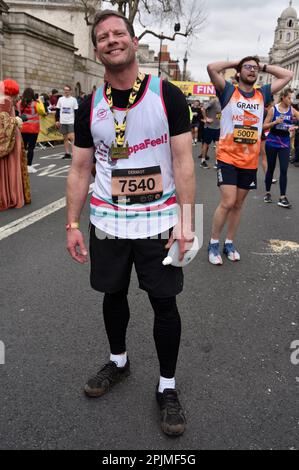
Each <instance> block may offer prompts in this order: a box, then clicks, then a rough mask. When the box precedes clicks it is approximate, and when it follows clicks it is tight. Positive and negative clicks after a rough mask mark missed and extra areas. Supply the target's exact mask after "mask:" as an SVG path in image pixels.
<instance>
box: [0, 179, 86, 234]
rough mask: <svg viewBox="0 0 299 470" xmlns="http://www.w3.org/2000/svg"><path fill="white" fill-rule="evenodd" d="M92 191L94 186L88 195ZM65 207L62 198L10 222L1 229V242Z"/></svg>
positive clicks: (63, 198) (64, 199)
mask: <svg viewBox="0 0 299 470" xmlns="http://www.w3.org/2000/svg"><path fill="white" fill-rule="evenodd" d="M92 191H93V184H91V185H90V186H89V192H88V193H91V192H92ZM65 206H66V198H65V197H62V198H61V199H58V200H57V201H54V202H51V204H48V205H47V206H45V207H42V208H41V209H38V210H36V211H35V212H32V213H31V214H28V215H25V217H21V218H20V219H17V220H14V221H13V222H10V223H9V224H7V225H5V226H4V227H1V228H0V241H1V240H3V239H4V238H7V237H10V235H13V234H14V233H17V232H19V231H20V230H22V229H24V228H26V227H28V225H31V224H34V223H35V222H38V221H39V220H41V219H43V218H44V217H47V216H48V215H50V214H53V213H54V212H56V211H59V210H60V209H62V208H63V207H65Z"/></svg>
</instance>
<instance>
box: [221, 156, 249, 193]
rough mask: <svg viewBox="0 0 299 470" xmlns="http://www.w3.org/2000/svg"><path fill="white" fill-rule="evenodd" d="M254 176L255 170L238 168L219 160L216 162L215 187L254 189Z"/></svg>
mask: <svg viewBox="0 0 299 470" xmlns="http://www.w3.org/2000/svg"><path fill="white" fill-rule="evenodd" d="M256 174H257V170H251V169H249V170H247V169H245V168H238V167H236V166H234V165H230V164H229V163H224V162H221V161H220V160H218V162H217V186H222V185H223V184H227V185H230V186H237V188H240V189H256V188H257V182H256Z"/></svg>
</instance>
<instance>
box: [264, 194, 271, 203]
mask: <svg viewBox="0 0 299 470" xmlns="http://www.w3.org/2000/svg"><path fill="white" fill-rule="evenodd" d="M264 202H272V197H271V194H270V193H266V194H265V196H264Z"/></svg>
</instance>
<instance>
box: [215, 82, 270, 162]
mask: <svg viewBox="0 0 299 470" xmlns="http://www.w3.org/2000/svg"><path fill="white" fill-rule="evenodd" d="M217 95H218V98H219V101H220V104H221V108H222V114H221V122H220V140H219V147H218V154H217V159H218V160H220V161H222V162H225V163H228V164H231V165H234V166H236V167H237V168H244V169H256V168H257V167H258V160H259V154H260V145H261V135H262V129H263V119H264V108H265V105H266V104H268V103H269V102H270V101H271V85H265V86H263V87H261V88H257V89H253V90H252V91H251V92H244V91H243V90H241V89H240V88H239V87H238V86H234V85H232V84H230V83H229V82H226V84H225V88H224V90H223V92H222V93H217Z"/></svg>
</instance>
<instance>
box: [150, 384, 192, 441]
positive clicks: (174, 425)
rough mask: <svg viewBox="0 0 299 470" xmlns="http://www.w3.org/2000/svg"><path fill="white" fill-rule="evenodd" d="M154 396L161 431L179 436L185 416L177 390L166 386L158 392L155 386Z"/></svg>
mask: <svg viewBox="0 0 299 470" xmlns="http://www.w3.org/2000/svg"><path fill="white" fill-rule="evenodd" d="M156 398H157V402H158V405H159V408H160V416H161V428H162V431H163V432H164V433H165V434H167V435H168V436H181V435H182V434H183V432H184V431H185V427H186V418H185V415H184V411H183V409H182V407H181V404H180V402H179V399H178V394H177V391H176V390H174V389H171V388H166V389H165V390H164V391H163V393H160V392H159V391H158V388H157V391H156Z"/></svg>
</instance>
